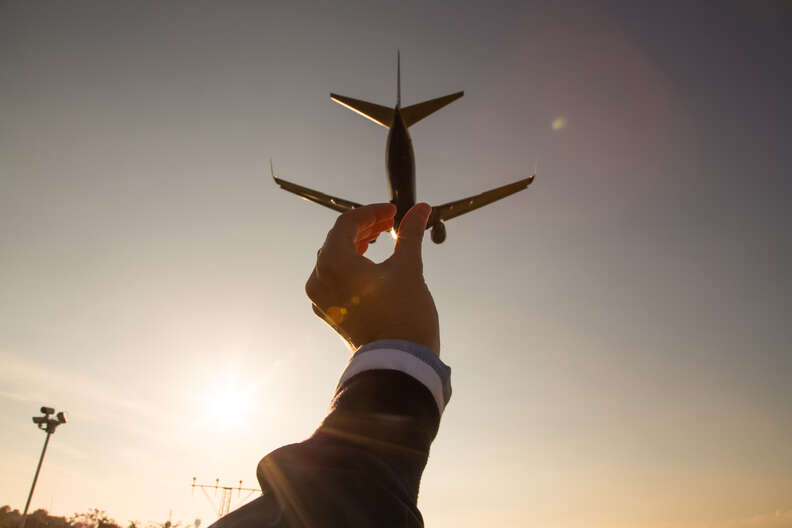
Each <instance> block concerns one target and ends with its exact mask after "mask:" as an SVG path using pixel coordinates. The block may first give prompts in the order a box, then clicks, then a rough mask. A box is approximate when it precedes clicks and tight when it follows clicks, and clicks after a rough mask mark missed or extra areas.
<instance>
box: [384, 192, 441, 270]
mask: <svg viewBox="0 0 792 528" xmlns="http://www.w3.org/2000/svg"><path fill="white" fill-rule="evenodd" d="M430 214H432V208H431V207H430V206H429V204H426V203H417V204H415V205H413V206H412V207H411V208H410V210H409V211H407V213H406V214H405V215H404V218H402V221H401V223H400V224H399V234H398V237H397V238H396V248H395V249H394V251H393V255H394V257H396V258H405V259H409V260H413V261H417V262H420V261H421V243H422V242H423V236H424V231H426V222H427V221H428V220H429V215H430Z"/></svg>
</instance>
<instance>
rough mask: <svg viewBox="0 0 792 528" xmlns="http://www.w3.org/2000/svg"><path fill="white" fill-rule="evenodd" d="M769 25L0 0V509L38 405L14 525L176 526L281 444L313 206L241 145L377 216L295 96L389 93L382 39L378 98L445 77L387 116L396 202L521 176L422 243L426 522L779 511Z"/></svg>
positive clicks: (648, 9)
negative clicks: (444, 373)
mask: <svg viewBox="0 0 792 528" xmlns="http://www.w3.org/2000/svg"><path fill="white" fill-rule="evenodd" d="M790 15H791V13H790V8H789V6H788V4H786V3H783V2H765V3H752V4H747V3H731V2H704V3H697V5H696V7H693V8H691V7H683V6H682V4H678V5H663V6H660V5H653V6H651V5H645V6H637V5H635V4H634V3H630V2H598V3H586V4H585V5H576V4H574V3H552V4H551V3H546V4H532V3H508V2H499V3H483V2H481V3H470V4H466V5H464V6H463V5H457V4H451V3H433V4H432V5H431V6H425V5H423V4H422V3H417V2H406V3H399V4H396V3H384V2H372V3H352V2H350V3H345V4H343V5H332V4H329V3H328V4H310V3H299V2H297V3H278V2H275V3H267V4H263V3H255V2H225V3H222V4H217V3H215V4H212V3H204V2H198V3H187V2H175V3H168V4H161V3H156V2H138V3H134V4H132V3H117V2H74V3H70V4H68V6H67V5H65V4H59V5H47V6H44V5H34V4H30V3H24V2H5V3H3V4H0V39H2V41H1V45H0V63H2V64H3V65H4V67H3V68H2V69H0V115H2V116H3V119H2V120H0V269H2V273H0V358H1V359H2V365H3V368H2V369H0V410H1V412H0V431H1V432H0V445H1V446H2V447H0V460H2V462H3V464H2V465H3V467H4V471H3V475H2V478H0V492H1V493H2V496H3V497H5V502H8V503H10V504H11V505H12V506H15V507H22V506H23V505H24V499H25V498H26V493H27V490H28V486H29V483H30V479H31V477H32V473H33V470H34V465H35V461H36V457H37V456H38V452H39V449H40V443H41V442H42V441H43V435H42V434H41V433H39V432H38V431H36V430H35V428H34V427H33V425H32V424H31V423H30V416H32V414H33V413H35V411H36V410H37V409H38V407H39V406H40V405H41V404H45V403H46V404H48V405H52V406H55V407H57V408H58V409H65V410H67V411H69V412H70V416H71V421H70V423H69V424H67V425H66V426H64V427H63V428H62V429H61V430H59V431H58V433H57V435H56V436H55V438H54V442H53V444H52V448H51V451H50V453H49V454H48V459H47V461H46V463H45V466H44V470H43V473H42V478H41V481H40V485H39V488H38V491H37V495H36V497H35V498H34V501H33V506H34V507H38V506H42V507H47V508H50V509H52V510H53V511H55V512H56V513H62V514H68V513H71V512H74V511H84V510H86V509H87V508H89V507H94V506H98V507H101V508H104V509H107V510H108V511H109V512H110V514H111V515H113V516H115V517H116V518H119V519H122V520H126V519H142V520H146V519H152V520H153V519H164V518H165V517H167V515H168V512H169V510H173V513H174V517H175V518H178V519H183V520H185V521H191V520H192V519H194V518H195V517H201V518H203V519H204V520H206V521H209V520H211V508H209V507H208V506H207V505H206V504H205V501H204V499H203V497H201V496H195V497H193V496H191V495H190V488H189V484H190V482H191V479H192V477H193V476H197V477H198V478H199V479H201V480H208V481H214V478H215V477H220V478H221V479H222V480H224V481H228V482H236V481H238V480H239V479H243V480H244V481H245V483H246V484H253V483H254V482H255V477H254V468H255V465H256V463H257V461H258V459H259V458H260V457H262V456H263V455H265V454H266V453H267V452H268V451H269V450H271V449H274V448H276V447H278V446H280V445H282V444H284V443H287V442H292V441H298V440H300V439H302V438H304V437H305V436H307V435H309V434H310V433H311V431H312V430H313V428H315V427H316V425H317V424H318V423H319V421H320V420H321V417H322V415H323V413H324V411H325V409H326V405H327V402H328V401H329V397H330V395H331V392H332V389H333V387H334V386H335V382H336V380H337V377H338V375H339V373H340V372H341V370H342V369H343V366H344V364H345V361H346V358H347V352H346V350H345V348H344V347H343V345H342V344H341V343H340V341H339V340H338V338H336V337H335V336H334V335H332V333H331V332H330V331H329V330H328V329H327V328H326V327H324V326H323V325H322V324H320V323H319V321H318V320H315V317H314V316H313V313H312V312H311V310H310V306H309V303H308V301H307V299H306V298H305V296H304V293H303V285H304V282H305V279H306V278H307V276H308V273H309V271H310V269H311V267H312V266H313V259H314V256H315V252H316V248H317V247H318V246H319V245H321V243H322V240H323V237H324V234H325V232H326V231H327V229H328V228H329V226H330V225H331V222H332V221H333V218H334V216H333V213H332V212H329V211H327V210H325V209H323V208H320V207H318V206H314V205H312V204H308V203H306V202H302V201H300V200H297V199H296V198H295V197H293V196H291V195H288V194H286V193H284V192H282V191H280V190H278V189H277V188H276V186H275V185H274V184H273V183H272V181H271V179H270V178H269V158H270V157H272V158H273V159H274V162H275V166H276V169H277V171H278V174H279V176H281V177H283V178H285V179H287V180H290V181H296V182H299V183H301V184H304V185H307V186H309V187H313V188H317V189H320V190H324V191H326V192H329V193H333V194H337V195H340V196H343V197H346V198H349V199H351V200H355V201H360V202H375V201H384V200H386V199H387V191H386V185H385V181H386V180H385V172H384V145H385V136H386V133H385V131H384V130H383V129H381V128H380V127H377V126H375V125H373V124H371V123H369V122H368V121H366V120H363V119H361V118H360V117H359V116H357V115H355V114H353V113H351V112H349V111H347V110H345V109H343V108H341V107H340V106H338V105H336V104H334V103H332V102H331V101H330V100H329V98H328V93H329V92H331V91H332V92H335V93H340V94H344V95H347V96H350V97H356V98H362V99H366V100H370V101H373V102H377V103H380V104H393V103H394V102H395V51H396V49H397V48H399V49H401V54H402V89H403V94H402V97H403V101H404V103H405V104H411V103H414V102H419V101H421V100H424V99H428V98H431V97H436V96H440V95H445V94H447V93H451V92H454V91H457V90H465V97H463V98H462V99H460V100H459V101H457V102H454V103H453V104H452V105H450V106H449V107H447V108H445V109H443V110H442V111H441V112H439V113H437V114H436V115H433V116H432V117H431V118H430V119H427V120H425V121H424V122H421V123H420V124H418V125H416V126H415V127H414V129H413V130H412V131H411V133H412V137H413V141H414V144H415V152H416V166H417V186H418V195H419V198H420V199H422V200H425V201H428V202H429V203H430V204H432V203H434V204H438V203H444V202H446V201H450V200H453V199H456V198H461V197H464V196H468V195H471V194H476V193H478V192H481V191H483V190H485V189H488V188H490V187H494V186H497V185H502V184H505V183H508V182H510V181H514V180H517V179H520V178H522V177H525V176H526V175H527V174H529V173H530V171H531V170H532V167H533V165H534V163H535V162H536V161H537V160H538V161H539V163H540V172H539V175H538V177H537V180H536V181H535V183H534V184H533V185H532V186H531V187H530V188H529V189H528V190H527V191H525V192H523V193H520V194H518V195H516V196H514V197H510V198H508V199H506V200H504V201H503V202H500V203H498V204H496V205H493V206H490V207H487V208H485V209H482V210H480V211H477V212H475V213H472V214H470V215H466V216H464V217H461V218H458V219H454V220H452V221H450V222H449V223H448V225H447V229H448V239H447V241H446V243H444V244H443V245H440V246H435V245H433V244H431V243H429V242H428V240H427V243H426V246H425V252H424V255H425V274H426V279H427V282H428V284H429V286H430V288H431V290H432V292H433V294H434V296H435V299H436V302H437V306H438V310H439V313H440V325H441V340H442V357H443V359H444V360H446V362H447V363H449V364H450V365H451V366H452V368H453V380H452V382H453V386H454V396H453V398H452V401H451V403H450V405H449V407H448V409H447V411H446V414H445V416H444V419H443V420H444V421H443V424H442V428H441V432H440V434H439V436H438V438H437V440H436V442H435V444H434V446H433V451H432V455H431V457H430V462H429V465H428V467H427V471H426V473H425V477H424V481H423V485H422V491H421V496H420V499H419V506H420V507H421V509H422V511H423V512H424V515H425V518H426V520H427V523H428V524H429V525H433V526H481V525H494V524H500V525H505V526H526V525H528V526H531V525H542V526H552V527H559V528H564V527H577V526H611V527H612V526H624V527H647V526H667V527H671V526H673V527H682V526H684V527H688V526H697V527H702V526H725V525H728V526H739V525H740V524H739V523H741V522H743V523H747V522H754V521H755V522H754V524H759V523H764V524H765V525H766V526H788V525H789V524H790V520H789V514H788V513H785V512H788V511H789V510H790V509H792V473H790V469H789V468H790V467H792V464H790V463H791V462H792V448H790V445H792V443H790V442H789V438H790V434H791V433H792V418H790V417H792V403H791V402H792V392H791V389H790V383H789V372H790V367H792V357H790V350H789V349H790V347H789V343H790V330H789V325H788V324H787V320H788V317H787V315H786V314H787V313H789V299H790V295H791V294H792V291H790V290H791V289H792V288H791V286H792V281H791V280H790V279H791V277H790V271H789V270H790V269H791V268H792V266H791V265H790V264H792V263H791V262H790V254H791V251H790V249H791V248H790V246H791V243H790V237H789V236H788V234H787V226H788V225H789V223H790V213H789V209H788V207H787V203H788V201H789V197H790V190H791V189H790V185H791V184H790V180H789V178H788V174H789V169H790V165H791V163H790V161H792V154H790V152H791V151H790V150H789V148H788V144H789V140H790V137H792V134H791V133H790V118H792V105H790V104H789V102H788V101H787V94H788V93H790V91H792V90H790V89H791V88H792V82H791V81H792V78H791V77H792V74H790V69H789V67H788V64H787V62H788V58H787V55H788V53H787V50H788V49H789V34H790V33H789V30H790ZM559 117H564V118H565V119H566V126H565V127H564V128H562V129H560V130H553V128H552V126H551V125H552V123H553V122H554V120H556V119H557V118H559ZM382 242H383V243H381V244H377V245H376V246H375V247H374V248H373V255H372V256H373V258H375V259H378V258H383V257H384V256H385V255H386V254H387V251H388V249H390V247H391V245H390V244H391V243H390V242H389V241H385V240H383V241H382ZM751 519H753V521H750V520H751ZM757 519H758V520H757ZM730 522H731V523H732V524H728V523H730ZM774 523H775V524H774ZM784 523H786V524H784Z"/></svg>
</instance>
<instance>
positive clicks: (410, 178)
mask: <svg viewBox="0 0 792 528" xmlns="http://www.w3.org/2000/svg"><path fill="white" fill-rule="evenodd" d="M464 94H465V92H457V93H453V94H450V95H446V96H443V97H438V98H436V99H431V100H429V101H424V102H423V103H418V104H414V105H411V106H407V107H405V108H402V107H401V57H400V56H399V53H398V52H397V55H396V106H395V107H394V108H390V107H387V106H381V105H378V104H374V103H369V102H366V101H361V100H359V99H352V98H351V97H344V96H343V95H336V94H333V93H331V94H330V99H332V100H333V101H335V102H337V103H339V104H341V105H343V106H345V107H347V108H349V109H350V110H352V111H353V112H356V113H358V114H360V115H362V116H363V117H366V118H368V119H370V120H372V121H374V122H375V123H377V124H378V125H382V126H384V127H385V128H387V129H388V140H387V146H386V149H385V165H386V167H387V170H388V182H389V184H390V194H391V200H390V202H391V203H392V204H394V205H395V206H396V215H395V217H394V222H393V226H394V229H398V227H399V222H400V221H401V219H402V218H403V217H404V215H405V213H407V211H408V210H409V209H410V207H412V206H413V205H414V204H415V155H414V153H413V147H412V140H411V139H410V134H409V132H408V131H407V129H408V128H409V127H410V126H412V125H414V124H415V123H417V122H418V121H420V120H421V119H423V118H424V117H426V116H428V115H430V114H432V113H434V112H436V111H437V110H440V109H441V108H443V107H444V106H446V105H447V104H449V103H451V102H453V101H456V100H457V99H459V98H460V97H462V96H463V95H464ZM270 170H271V171H272V178H273V179H274V180H275V183H277V184H278V185H280V187H281V188H282V189H283V190H285V191H289V192H291V193H294V194H296V195H298V196H300V197H302V198H304V199H306V200H310V201H312V202H315V203H318V204H320V205H324V206H325V207H329V208H330V209H333V210H335V211H338V212H342V213H343V212H345V211H349V210H351V209H354V208H356V207H361V204H359V203H355V202H351V201H349V200H344V199H343V198H337V197H335V196H330V195H328V194H324V193H322V192H319V191H315V190H313V189H309V188H307V187H303V186H302V185H297V184H296V183H292V182H288V181H286V180H282V179H280V178H276V177H275V170H274V168H273V167H272V160H270ZM535 176H536V170H534V173H533V174H532V175H531V176H529V177H528V178H524V179H522V180H519V181H516V182H514V183H510V184H508V185H504V186H502V187H497V188H495V189H491V190H489V191H486V192H483V193H481V194H477V195H475V196H469V197H467V198H463V199H462V200H456V201H454V202H448V203H445V204H443V205H437V206H434V207H432V214H431V216H430V217H429V220H428V222H427V224H426V228H427V229H431V230H432V232H431V235H432V242H434V243H435V244H441V243H442V242H443V241H444V240H445V239H446V229H445V225H444V224H443V221H444V220H450V219H452V218H455V217H457V216H459V215H462V214H465V213H467V212H470V211H473V210H474V209H478V208H479V207H483V206H485V205H488V204H491V203H492V202H495V201H497V200H500V199H501V198H505V197H506V196H509V195H510V194H514V193H516V192H519V191H522V190H523V189H525V188H526V187H528V185H530V184H531V182H533V180H534V177H535Z"/></svg>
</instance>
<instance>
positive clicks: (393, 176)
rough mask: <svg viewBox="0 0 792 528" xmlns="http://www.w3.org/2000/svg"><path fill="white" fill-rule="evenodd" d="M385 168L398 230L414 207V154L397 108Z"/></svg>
mask: <svg viewBox="0 0 792 528" xmlns="http://www.w3.org/2000/svg"><path fill="white" fill-rule="evenodd" d="M385 166H386V168H387V170H388V184H389V186H390V195H391V203H392V204H394V205H395V206H396V216H395V218H394V222H393V223H394V228H398V227H399V223H400V222H401V219H402V218H403V217H404V215H405V213H407V211H409V209H410V207H412V206H413V205H415V154H414V153H413V146H412V139H410V133H409V132H408V131H407V127H406V126H405V125H404V120H403V119H402V115H401V112H400V111H399V107H398V106H397V107H396V109H395V111H394V113H393V123H392V124H391V127H390V130H389V131H388V142H387V146H386V148H385Z"/></svg>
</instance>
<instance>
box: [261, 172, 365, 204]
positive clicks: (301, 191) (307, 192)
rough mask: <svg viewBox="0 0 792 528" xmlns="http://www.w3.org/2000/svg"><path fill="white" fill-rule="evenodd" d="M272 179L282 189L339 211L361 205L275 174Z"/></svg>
mask: <svg viewBox="0 0 792 528" xmlns="http://www.w3.org/2000/svg"><path fill="white" fill-rule="evenodd" d="M272 179H274V180H275V183H277V184H278V185H280V187H281V189H283V190H284V191H289V192H290V193H294V194H296V195H297V196H299V197H301V198H304V199H306V200H310V201H312V202H314V203H318V204H319V205H324V206H325V207H329V208H330V209H332V210H334V211H338V212H339V213H343V212H346V211H350V210H352V209H354V208H356V207H360V204H359V203H355V202H350V201H349V200H344V199H343V198H336V197H335V196H330V195H329V194H325V193H322V192H319V191H314V190H313V189H309V188H308V187H303V186H302V185H297V184H296V183H292V182H288V181H286V180H281V179H280V178H276V177H275V176H274V175H273V176H272Z"/></svg>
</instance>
